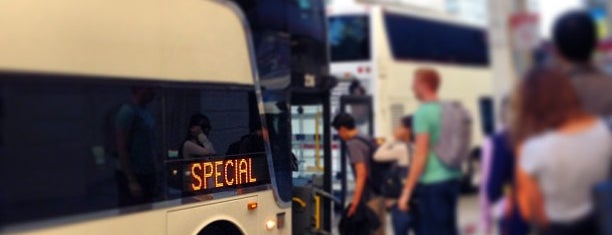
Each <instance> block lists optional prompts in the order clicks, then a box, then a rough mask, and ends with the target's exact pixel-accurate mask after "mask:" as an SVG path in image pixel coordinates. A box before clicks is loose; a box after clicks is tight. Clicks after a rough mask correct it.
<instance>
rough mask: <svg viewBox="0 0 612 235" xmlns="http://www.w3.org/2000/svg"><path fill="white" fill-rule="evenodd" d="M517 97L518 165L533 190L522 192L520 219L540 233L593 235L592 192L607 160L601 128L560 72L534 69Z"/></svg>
mask: <svg viewBox="0 0 612 235" xmlns="http://www.w3.org/2000/svg"><path fill="white" fill-rule="evenodd" d="M516 94H517V97H516V98H515V107H517V115H516V116H517V117H518V118H517V119H516V120H515V124H514V125H513V127H515V128H516V129H515V130H514V131H513V133H514V135H515V141H516V143H518V144H519V161H518V164H519V167H520V168H521V169H522V170H523V171H524V172H525V173H526V174H527V175H528V176H529V177H530V178H531V179H533V180H535V183H536V184H537V187H538V190H530V191H527V192H528V193H525V194H524V196H525V197H524V198H525V200H523V201H525V202H527V203H526V204H525V205H524V206H523V208H527V209H524V210H523V216H525V218H535V219H537V222H538V223H539V225H540V226H541V229H542V233H541V234H545V235H549V234H550V235H565V234H568V235H569V234H597V226H596V219H595V217H594V208H593V195H592V190H593V186H594V185H595V184H596V183H598V182H601V181H603V180H605V179H606V177H607V175H608V170H609V168H608V166H609V163H610V160H611V159H612V158H611V156H612V145H610V143H611V142H612V135H611V134H610V132H609V130H608V129H607V127H606V124H605V123H604V121H603V120H602V119H601V118H599V117H597V116H595V115H594V114H592V113H589V111H588V110H587V109H585V106H584V104H583V103H582V102H581V100H580V98H579V96H578V94H577V92H576V91H575V90H574V88H573V86H572V84H571V81H570V78H569V77H568V76H567V75H565V74H563V73H561V72H559V71H556V70H552V69H545V68H539V69H534V70H533V71H531V72H529V73H528V75H527V76H526V77H525V78H524V79H523V80H522V81H521V83H520V84H519V86H518V92H517V93H516ZM518 196H519V197H521V195H518ZM519 200H520V199H519ZM529 208H535V209H543V211H542V210H528V209H529ZM542 217H543V218H542Z"/></svg>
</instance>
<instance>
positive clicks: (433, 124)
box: [398, 68, 461, 235]
mask: <svg viewBox="0 0 612 235" xmlns="http://www.w3.org/2000/svg"><path fill="white" fill-rule="evenodd" d="M440 83H441V81H440V76H439V75H438V72H436V71H435V70H433V69H430V68H420V69H418V70H417V71H416V72H415V77H414V81H413V91H414V93H415V96H416V98H417V99H418V100H419V101H420V102H421V105H420V107H419V108H418V109H417V111H416V112H415V114H414V117H413V118H414V120H413V128H414V133H415V135H416V138H415V146H414V150H415V151H414V157H413V159H412V162H411V166H410V171H409V173H408V177H407V181H406V184H405V187H404V190H403V191H402V195H401V196H400V198H399V201H398V205H399V208H400V209H401V210H402V211H408V210H409V204H408V202H409V201H410V198H411V197H412V196H413V194H414V192H415V189H416V191H418V194H419V202H418V203H417V204H416V205H417V213H418V223H419V225H418V226H417V227H418V230H417V233H419V234H425V235H427V234H448V235H454V234H458V228H457V201H458V197H459V191H460V187H461V186H460V177H461V171H460V170H458V169H451V168H449V167H447V166H446V165H444V163H443V162H442V161H441V160H440V159H439V157H438V156H437V155H436V154H435V153H434V151H433V148H434V147H435V145H436V143H437V142H438V140H439V139H440V132H441V119H442V117H441V112H442V110H441V105H440V103H439V102H438V101H439V100H438V94H437V92H438V88H439V87H440ZM417 183H418V187H417Z"/></svg>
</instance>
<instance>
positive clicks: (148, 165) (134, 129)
mask: <svg viewBox="0 0 612 235" xmlns="http://www.w3.org/2000/svg"><path fill="white" fill-rule="evenodd" d="M131 93H132V100H131V102H130V103H126V104H123V105H122V106H121V107H120V108H119V111H118V113H117V116H116V119H115V137H116V146H117V154H118V160H119V167H120V168H119V171H118V172H117V183H118V191H119V205H120V206H129V205H135V204H141V203H148V202H152V201H153V199H154V198H155V196H156V195H157V186H156V180H157V179H156V168H155V155H154V148H155V146H154V139H153V135H154V133H153V132H154V128H155V126H154V125H155V120H154V117H153V114H152V113H151V111H149V109H148V108H147V105H148V104H149V103H151V102H152V101H153V99H154V98H155V92H154V91H153V89H152V88H150V87H133V88H132V89H131Z"/></svg>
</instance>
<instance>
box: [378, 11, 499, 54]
mask: <svg viewBox="0 0 612 235" xmlns="http://www.w3.org/2000/svg"><path fill="white" fill-rule="evenodd" d="M385 26H386V31H387V37H388V38H389V44H390V47H391V52H392V54H393V57H394V58H395V59H397V60H415V61H424V62H438V63H451V64H464V65H477V66H487V65H488V64H489V51H488V45H487V42H486V34H485V32H484V31H482V30H479V29H477V28H474V27H468V26H461V25H457V24H451V23H444V22H439V21H432V20H426V19H421V18H417V17H412V16H404V15H399V14H391V13H385Z"/></svg>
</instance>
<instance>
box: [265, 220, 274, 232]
mask: <svg viewBox="0 0 612 235" xmlns="http://www.w3.org/2000/svg"><path fill="white" fill-rule="evenodd" d="M274 228H276V221H274V220H268V221H266V229H267V230H269V231H272V230H273V229H274Z"/></svg>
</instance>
